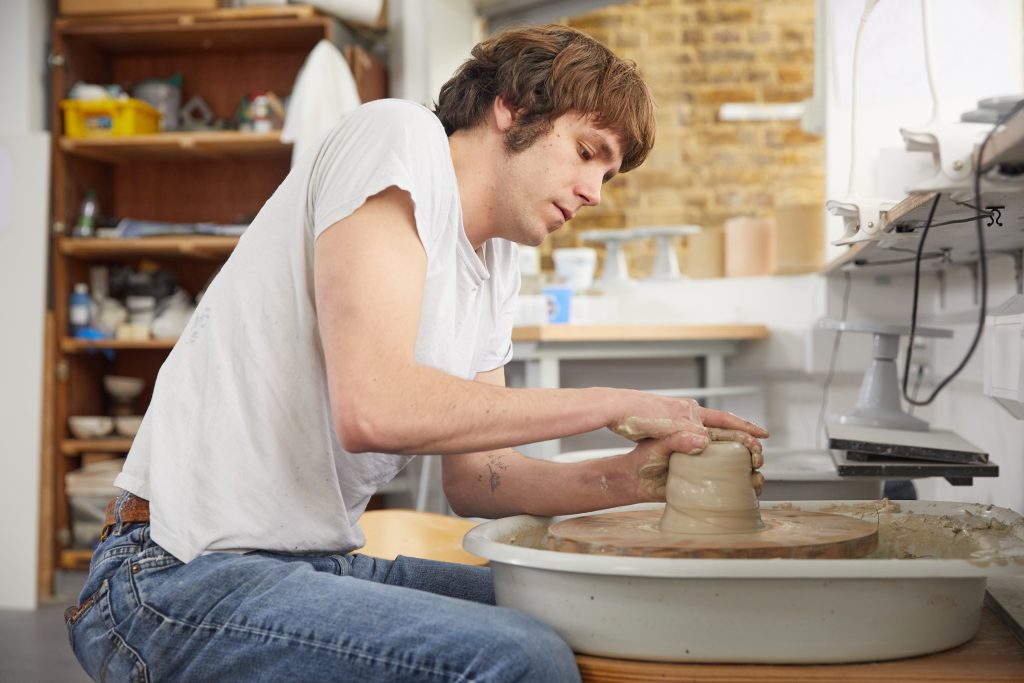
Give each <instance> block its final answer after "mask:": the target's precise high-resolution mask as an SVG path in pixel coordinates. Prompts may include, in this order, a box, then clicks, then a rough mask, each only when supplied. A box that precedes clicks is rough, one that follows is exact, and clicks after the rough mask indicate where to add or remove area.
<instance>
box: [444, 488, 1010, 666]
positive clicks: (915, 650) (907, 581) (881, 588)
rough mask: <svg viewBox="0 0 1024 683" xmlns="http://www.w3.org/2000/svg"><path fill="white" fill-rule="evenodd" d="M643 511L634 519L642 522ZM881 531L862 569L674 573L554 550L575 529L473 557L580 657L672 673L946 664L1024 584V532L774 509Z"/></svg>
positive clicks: (906, 515)
mask: <svg viewBox="0 0 1024 683" xmlns="http://www.w3.org/2000/svg"><path fill="white" fill-rule="evenodd" d="M650 507H659V506H658V505H638V506H630V507H628V508H620V509H642V508H650ZM761 507H762V508H763V509H772V508H784V509H786V508H788V509H799V510H806V511H816V512H833V513H838V514H848V515H850V516H853V517H858V518H860V519H871V520H874V519H877V520H878V522H879V549H878V550H877V551H876V552H875V553H873V554H872V555H871V556H869V557H867V558H862V559H854V560H823V559H813V560H783V559H764V560H762V559H726V560H723V559H667V558H645V557H620V556H608V555H583V554H575V553H560V552H555V551H551V550H542V549H539V547H540V546H541V544H542V538H543V535H544V533H545V532H546V531H547V528H548V526H549V525H550V524H551V523H553V522H555V521H559V520H561V519H567V518H568V517H556V518H549V517H532V516H529V515H520V516H517V517H508V518H505V519H499V520H494V521H491V522H485V523H483V524H481V525H480V526H478V527H476V528H474V529H472V530H471V531H470V532H469V533H468V534H467V535H466V537H465V540H464V542H463V545H464V546H465V548H466V550H468V551H469V552H471V553H474V554H476V555H479V556H481V557H485V558H487V559H488V560H490V562H491V567H492V568H493V574H494V585H495V591H496V595H497V601H498V604H499V605H503V606H507V607H515V608H518V609H521V610H523V611H525V612H527V613H529V614H531V615H533V616H535V617H537V618H538V619H540V620H541V621H544V622H545V623H547V624H549V625H550V626H551V627H552V628H554V629H555V630H556V631H557V632H558V633H559V634H560V635H561V636H562V637H563V638H564V639H565V640H566V641H567V642H568V643H569V645H570V646H571V647H572V648H573V650H575V651H576V652H578V653H583V654H590V655H598V656H604V657H619V658H625V659H640V660H649V661H667V662H745V663H757V662H760V663H812V662H818V663H822V662H860V661H877V660H885V659H897V658H900V657H911V656H914V655H921V654H926V653H930V652H937V651H939V650H944V649H946V648H950V647H954V646H956V645H959V644H961V643H964V642H966V641H968V640H970V639H971V638H972V637H973V636H974V634H975V633H976V632H977V630H978V624H979V620H980V617H981V607H982V600H983V599H984V597H985V582H986V579H987V577H988V576H995V575H1009V574H1022V573H1024V518H1022V517H1021V516H1020V515H1018V514H1017V513H1015V512H1013V511H1011V510H1007V509H1004V508H997V507H993V506H985V505H975V504H967V503H949V502H932V501H899V502H898V503H896V502H892V503H890V502H888V501H843V502H841V503H837V502H835V501H799V502H787V503H768V504H762V506H761Z"/></svg>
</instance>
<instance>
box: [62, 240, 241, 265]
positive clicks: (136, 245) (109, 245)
mask: <svg viewBox="0 0 1024 683" xmlns="http://www.w3.org/2000/svg"><path fill="white" fill-rule="evenodd" d="M237 244H238V238H237V237H220V236H214V235H188V236H166V237H163V236H161V237H141V238H138V239H97V238H72V237H60V238H58V242H57V248H58V249H59V251H60V253H62V254H64V255H65V256H74V257H75V258H80V259H84V260H89V261H100V260H106V259H119V258H137V257H156V256H162V257H168V256H180V257H183V258H215V259H222V258H227V256H228V255H230V254H231V251H232V250H233V249H234V248H235V246H236V245H237Z"/></svg>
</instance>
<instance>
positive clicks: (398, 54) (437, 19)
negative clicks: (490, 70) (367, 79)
mask: <svg viewBox="0 0 1024 683" xmlns="http://www.w3.org/2000/svg"><path fill="white" fill-rule="evenodd" d="M481 37H482V27H481V22H480V20H479V19H478V18H477V16H476V11H475V8H474V3H473V2H472V0H435V1H433V2H422V1H421V0H394V1H393V2H389V3H388V41H389V50H390V55H389V58H388V68H389V69H390V73H389V81H390V90H391V92H390V93H389V95H390V96H391V97H401V98H404V99H408V100H413V101H415V102H419V103H420V104H423V105H426V106H428V107H432V106H433V104H434V101H435V100H436V99H437V94H438V92H439V91H440V90H441V86H442V85H444V83H445V81H447V80H448V79H449V78H451V76H452V74H453V73H455V70H456V69H457V68H458V67H459V65H460V64H462V62H464V61H465V60H466V59H468V58H469V51H470V50H471V49H472V48H473V46H474V45H476V44H477V43H478V42H480V39H481Z"/></svg>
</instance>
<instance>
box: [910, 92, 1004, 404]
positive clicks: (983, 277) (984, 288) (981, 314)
mask: <svg viewBox="0 0 1024 683" xmlns="http://www.w3.org/2000/svg"><path fill="white" fill-rule="evenodd" d="M1022 108H1024V100H1021V101H1020V102H1018V103H1017V104H1016V105H1015V106H1014V107H1013V109H1011V110H1010V111H1008V112H1007V113H1006V114H1004V115H1003V116H1000V117H999V120H998V121H996V124H995V125H994V126H992V130H990V131H989V132H988V134H987V135H985V139H984V140H983V141H982V143H981V147H980V148H979V149H978V156H977V162H976V163H975V167H974V204H975V206H974V207H971V208H974V210H975V211H978V212H979V213H978V214H977V215H976V216H975V219H974V228H975V233H976V234H977V237H978V281H979V283H980V287H979V289H980V291H981V293H980V297H979V306H978V326H977V329H976V330H975V332H974V338H973V339H972V340H971V345H970V347H969V348H968V349H967V353H965V354H964V357H963V359H961V361H960V363H959V364H958V365H957V366H956V368H954V369H953V371H952V372H951V373H949V375H947V376H946V378H945V379H943V380H942V381H941V382H939V383H938V384H937V385H936V387H935V389H934V390H932V393H931V394H930V395H929V396H928V398H926V399H924V400H923V401H921V400H918V399H917V397H916V396H914V397H911V396H910V394H909V393H908V392H907V381H908V380H909V379H910V362H911V358H912V356H913V354H914V334H915V333H916V332H917V301H918V294H919V292H920V285H921V260H922V257H921V253H922V251H923V250H924V242H925V240H926V239H927V238H928V230H929V229H931V227H932V219H933V218H935V209H936V208H938V206H939V200H940V199H941V198H942V195H941V194H936V195H935V201H933V202H932V206H931V209H930V210H929V211H928V220H927V221H925V225H924V230H923V231H922V232H921V239H920V241H918V243H917V257H916V260H915V263H914V297H913V304H912V306H911V312H910V336H909V337H908V339H907V353H906V359H905V363H904V366H903V398H904V399H905V400H906V401H907V403H909V404H910V405H914V406H926V405H929V404H930V403H931V402H932V401H934V400H935V397H936V396H938V395H939V392H941V391H942V390H943V389H944V388H945V387H946V385H947V384H949V383H950V382H952V381H953V379H954V378H955V377H956V376H957V375H959V374H960V371H961V370H963V369H964V367H965V366H966V365H967V362H968V361H970V360H971V356H973V355H974V352H975V351H976V350H977V348H978V342H979V341H980V340H981V335H982V333H984V331H985V316H986V314H987V311H988V268H987V267H986V263H985V230H984V228H983V227H982V225H981V219H982V218H983V216H982V214H981V213H980V212H981V211H982V209H981V208H980V207H981V162H982V160H983V159H984V158H985V147H987V146H988V142H989V140H991V139H992V134H993V133H995V132H996V131H997V130H999V127H1000V126H1002V125H1003V124H1004V123H1006V121H1007V120H1009V119H1010V117H1012V116H1013V115H1014V114H1016V113H1017V112H1018V111H1020V110H1021V109H1022Z"/></svg>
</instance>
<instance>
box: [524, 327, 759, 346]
mask: <svg viewBox="0 0 1024 683" xmlns="http://www.w3.org/2000/svg"><path fill="white" fill-rule="evenodd" d="M767 337H768V328H767V327H765V326H764V325H540V326H531V327H517V328H515V329H513V330H512V341H514V342H620V341H621V342H645V341H712V340H730V341H732V340H742V339H766V338H767Z"/></svg>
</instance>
